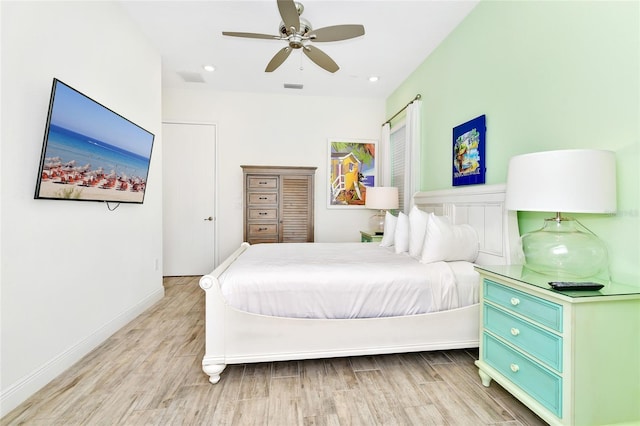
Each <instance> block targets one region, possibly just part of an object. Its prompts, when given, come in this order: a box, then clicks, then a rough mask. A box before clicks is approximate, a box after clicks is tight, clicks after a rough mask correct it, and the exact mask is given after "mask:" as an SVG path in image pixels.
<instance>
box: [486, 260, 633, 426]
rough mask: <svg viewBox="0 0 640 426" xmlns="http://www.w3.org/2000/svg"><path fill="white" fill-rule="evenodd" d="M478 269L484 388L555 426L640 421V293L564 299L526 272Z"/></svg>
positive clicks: (620, 288)
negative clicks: (499, 390) (495, 389)
mask: <svg viewBox="0 0 640 426" xmlns="http://www.w3.org/2000/svg"><path fill="white" fill-rule="evenodd" d="M476 269H477V270H478V272H479V273H480V277H481V291H480V304H481V309H480V312H481V321H480V324H481V330H480V359H479V360H478V361H476V365H477V366H478V367H479V369H480V377H481V378H482V383H483V384H484V385H485V386H489V383H490V382H491V380H492V379H493V380H495V381H497V382H498V383H500V384H501V385H502V386H503V387H504V388H505V389H506V390H507V391H509V392H510V393H511V394H512V395H514V396H515V397H516V398H518V399H519V400H520V401H522V403H524V404H525V405H526V406H528V407H529V408H530V409H531V410H533V411H534V412H536V413H537V414H538V415H539V416H540V417H542V419H544V420H545V421H546V422H548V423H549V424H552V425H577V426H588V425H605V424H614V423H629V424H631V423H633V424H637V423H635V422H640V403H639V401H640V288H638V287H632V286H627V285H622V284H616V283H611V284H609V285H607V286H605V288H603V289H602V290H599V291H564V292H559V291H554V290H551V289H550V286H549V285H548V284H547V282H548V281H549V280H550V279H549V277H544V276H542V275H539V274H535V273H533V272H530V271H528V270H527V269H525V268H523V267H522V266H521V265H511V266H480V267H476Z"/></svg>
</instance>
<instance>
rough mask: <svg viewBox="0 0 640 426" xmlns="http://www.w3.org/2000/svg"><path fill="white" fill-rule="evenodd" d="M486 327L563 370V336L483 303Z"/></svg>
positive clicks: (552, 366) (551, 365)
mask: <svg viewBox="0 0 640 426" xmlns="http://www.w3.org/2000/svg"><path fill="white" fill-rule="evenodd" d="M483 318H484V328H485V329H486V330H488V331H490V332H492V333H493V334H495V335H497V336H499V337H501V338H502V339H504V340H506V341H507V342H509V343H511V344H512V345H514V346H517V347H518V348H520V349H522V350H523V351H525V352H527V353H528V354H530V355H532V356H533V357H535V358H537V359H539V360H540V361H542V362H544V363H546V364H547V365H548V366H549V367H551V368H553V369H555V370H556V371H559V372H562V337H561V336H558V335H556V334H553V333H550V332H548V331H546V330H544V329H542V328H540V327H538V326H536V325H534V324H531V323H528V322H526V321H524V320H522V319H520V318H518V317H516V316H515V315H511V314H509V313H508V312H506V311H503V310H502V309H499V308H496V307H495V306H493V305H490V304H484V305H483Z"/></svg>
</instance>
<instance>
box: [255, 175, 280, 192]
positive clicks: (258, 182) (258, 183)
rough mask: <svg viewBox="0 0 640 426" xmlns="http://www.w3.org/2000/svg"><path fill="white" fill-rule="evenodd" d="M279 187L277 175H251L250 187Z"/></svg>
mask: <svg viewBox="0 0 640 426" xmlns="http://www.w3.org/2000/svg"><path fill="white" fill-rule="evenodd" d="M277 187H278V178H277V177H261V176H251V177H249V182H248V188H249V189H265V188H266V189H276V188H277Z"/></svg>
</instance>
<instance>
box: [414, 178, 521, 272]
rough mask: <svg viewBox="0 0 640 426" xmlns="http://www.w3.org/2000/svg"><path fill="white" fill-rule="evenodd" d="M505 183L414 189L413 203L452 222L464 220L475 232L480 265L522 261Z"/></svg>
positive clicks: (514, 220) (517, 232)
mask: <svg viewBox="0 0 640 426" xmlns="http://www.w3.org/2000/svg"><path fill="white" fill-rule="evenodd" d="M505 188H506V185H504V184H499V185H473V186H465V187H460V188H453V189H444V190H438V191H426V192H416V194H415V195H414V196H413V200H414V204H415V205H416V206H417V207H418V208H419V209H421V210H424V211H427V212H433V213H435V214H437V215H440V216H448V217H449V219H450V220H451V223H453V224H456V225H460V224H463V223H467V224H469V225H471V226H472V227H473V228H474V229H475V230H476V231H477V233H478V237H479V239H480V253H479V255H478V259H477V260H476V263H477V264H479V265H501V264H511V263H522V255H521V249H520V234H519V231H518V218H517V216H516V212H515V211H511V210H507V209H506V208H505V206H504V198H505Z"/></svg>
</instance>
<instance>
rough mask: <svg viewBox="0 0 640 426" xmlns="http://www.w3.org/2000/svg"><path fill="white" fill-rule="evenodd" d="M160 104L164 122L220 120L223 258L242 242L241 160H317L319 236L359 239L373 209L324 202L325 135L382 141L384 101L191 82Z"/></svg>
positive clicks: (293, 163)
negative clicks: (206, 86)
mask: <svg viewBox="0 0 640 426" xmlns="http://www.w3.org/2000/svg"><path fill="white" fill-rule="evenodd" d="M162 108H163V113H162V118H163V120H166V121H185V122H208V123H215V124H217V127H218V194H217V195H218V197H217V202H218V208H217V210H218V214H217V225H218V226H217V231H218V232H217V243H218V250H219V252H218V257H219V260H220V261H222V260H224V259H225V258H226V257H227V256H228V255H229V254H230V253H231V252H232V251H233V250H234V249H236V248H237V247H238V246H239V245H240V243H241V242H242V169H241V168H240V165H241V164H242V165H245V164H246V165H275V166H316V167H317V168H318V169H317V171H316V188H315V237H316V241H318V242H327V241H359V240H360V233H359V231H360V230H361V229H365V228H366V226H367V224H368V218H369V217H370V216H371V214H372V212H371V211H370V210H365V209H353V210H345V209H328V208H327V188H328V177H327V176H328V175H327V153H328V145H327V144H328V142H327V140H328V138H330V137H339V138H351V139H366V138H369V139H374V140H378V139H379V138H380V129H381V127H380V126H381V124H382V122H383V121H384V120H385V118H384V99H380V100H375V99H357V98H330V97H311V96H301V95H297V94H296V95H280V96H277V95H264V94H255V93H254V94H247V93H235V92H216V91H211V90H206V89H202V86H199V85H197V84H194V88H193V89H173V90H167V89H165V90H164V91H163V99H162ZM185 190H187V188H185ZM195 190H197V188H194V191H195Z"/></svg>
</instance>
